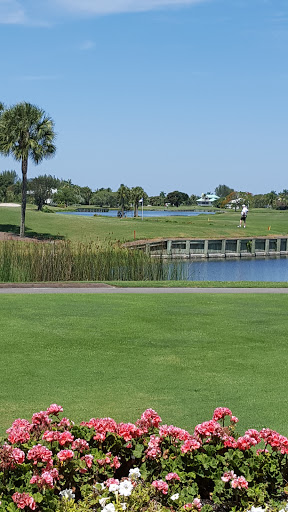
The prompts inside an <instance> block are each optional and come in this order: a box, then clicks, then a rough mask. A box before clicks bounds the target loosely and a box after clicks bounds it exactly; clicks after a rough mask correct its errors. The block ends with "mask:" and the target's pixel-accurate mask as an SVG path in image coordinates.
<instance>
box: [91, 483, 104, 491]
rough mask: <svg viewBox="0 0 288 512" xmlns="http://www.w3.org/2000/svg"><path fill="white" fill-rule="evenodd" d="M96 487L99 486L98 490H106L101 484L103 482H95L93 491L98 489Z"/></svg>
mask: <svg viewBox="0 0 288 512" xmlns="http://www.w3.org/2000/svg"><path fill="white" fill-rule="evenodd" d="M97 485H99V486H100V489H101V490H102V491H103V489H106V485H105V484H103V482H96V484H95V485H93V489H95V490H96V491H98V487H97Z"/></svg>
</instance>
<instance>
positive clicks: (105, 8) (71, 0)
mask: <svg viewBox="0 0 288 512" xmlns="http://www.w3.org/2000/svg"><path fill="white" fill-rule="evenodd" d="M53 1H54V3H55V4H58V5H59V6H62V7H65V8H66V9H67V10H68V11H70V12H80V13H81V12H82V13H84V14H85V13H87V14H112V13H120V12H137V11H150V10H152V9H159V8H164V7H173V6H174V7H183V6H185V5H186V6H188V5H193V4H199V3H203V2H204V1H206V0H53Z"/></svg>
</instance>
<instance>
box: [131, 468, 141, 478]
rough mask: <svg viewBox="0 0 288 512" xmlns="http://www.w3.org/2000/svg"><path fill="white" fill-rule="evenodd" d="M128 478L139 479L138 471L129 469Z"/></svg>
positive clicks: (137, 469)
mask: <svg viewBox="0 0 288 512" xmlns="http://www.w3.org/2000/svg"><path fill="white" fill-rule="evenodd" d="M128 476H129V477H130V478H140V477H141V473H140V469H139V468H132V469H130V471H129V475H128Z"/></svg>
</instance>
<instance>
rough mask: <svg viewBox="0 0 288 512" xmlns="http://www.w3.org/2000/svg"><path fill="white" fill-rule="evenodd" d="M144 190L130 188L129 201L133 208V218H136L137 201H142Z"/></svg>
mask: <svg viewBox="0 0 288 512" xmlns="http://www.w3.org/2000/svg"><path fill="white" fill-rule="evenodd" d="M143 195H144V190H143V188H142V187H133V188H131V199H132V203H133V207H134V217H138V208H139V201H140V199H143Z"/></svg>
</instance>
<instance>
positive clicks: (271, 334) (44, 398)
mask: <svg viewBox="0 0 288 512" xmlns="http://www.w3.org/2000/svg"><path fill="white" fill-rule="evenodd" d="M0 308H1V317H0V333H1V336H0V351H1V359H0V361H1V362H0V375H1V377H0V379H1V383H0V390H1V391H0V416H1V422H0V424H1V427H2V432H3V430H4V429H5V428H7V427H8V426H9V425H10V424H11V422H12V421H13V420H14V419H15V418H18V417H26V418H27V419H30V418H31V414H32V413H33V412H35V411H37V410H41V409H45V408H46V407H47V406H48V405H49V404H50V403H52V402H56V403H60V404H61V405H63V406H64V413H65V415H67V416H68V417H70V418H71V419H73V420H75V421H79V420H84V419H85V420H88V419H89V418H90V417H92V416H112V417H114V418H115V419H116V420H117V421H120V420H122V421H135V420H136V419H137V417H139V415H140V414H141V412H142V411H143V410H144V409H145V408H147V407H152V408H154V409H156V410H157V411H158V413H159V414H160V415H161V416H162V418H163V421H164V422H168V423H174V424H176V425H177V426H181V427H184V428H188V429H192V428H194V426H195V424H196V423H199V422H202V421H203V420H206V419H209V418H211V415H212V413H213V410H214V408H215V407H217V406H227V407H229V408H231V409H232V412H233V413H234V414H235V415H236V416H238V417H239V418H240V428H241V430H243V429H244V428H247V427H252V426H253V427H255V428H260V427H262V426H269V427H271V428H273V429H276V430H279V431H280V432H281V433H283V434H285V435H287V434H288V426H287V421H286V412H285V411H286V399H287V385H286V373H287V357H288V344H287V323H288V321H287V308H288V296H283V295H261V296H259V295H240V294H239V295H233V296H231V295H224V296H222V295H221V296H220V295H216V294H215V295H214V294H209V295H197V296H195V295H189V296H188V295H176V294H172V295H148V296H146V295H141V296H138V295H137V296H135V295H129V294H128V295H125V296H124V295H113V296H111V295H65V296H64V295H41V296H40V295H26V296H23V295H12V294H10V295H2V296H1V297H0Z"/></svg>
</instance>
